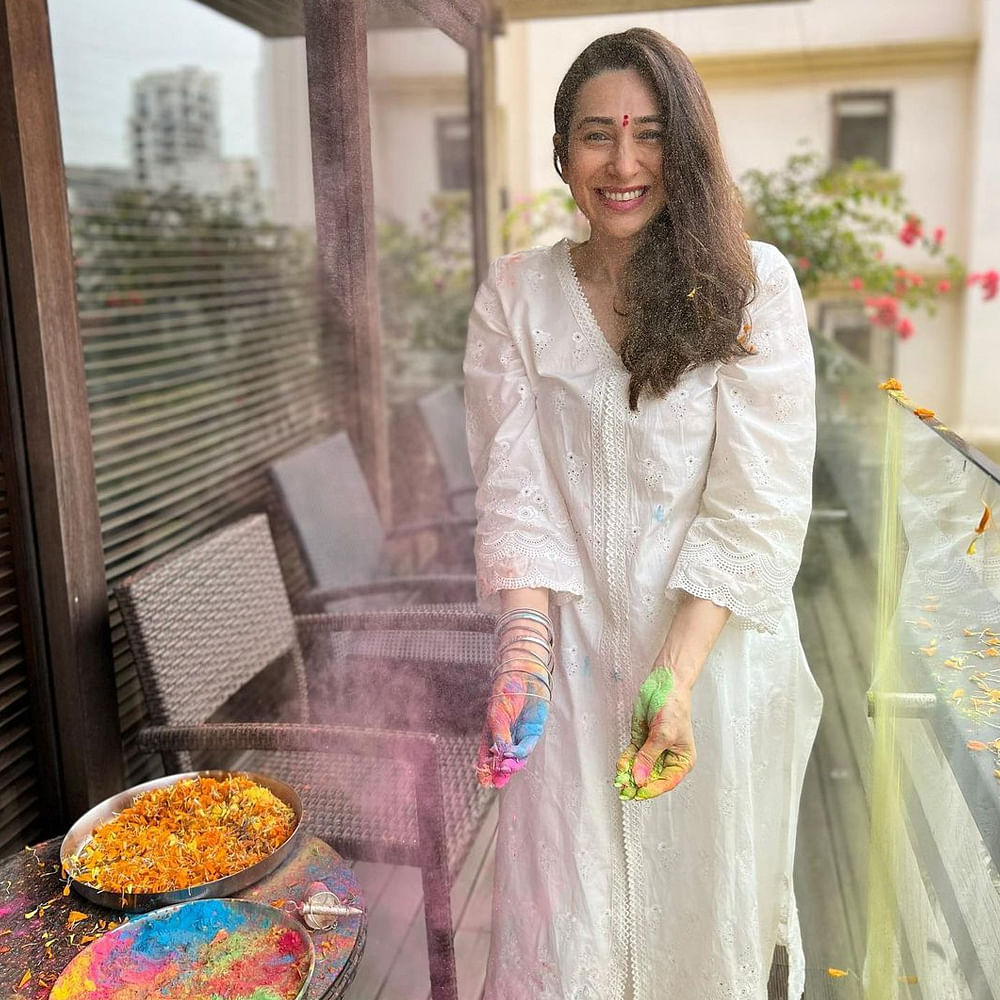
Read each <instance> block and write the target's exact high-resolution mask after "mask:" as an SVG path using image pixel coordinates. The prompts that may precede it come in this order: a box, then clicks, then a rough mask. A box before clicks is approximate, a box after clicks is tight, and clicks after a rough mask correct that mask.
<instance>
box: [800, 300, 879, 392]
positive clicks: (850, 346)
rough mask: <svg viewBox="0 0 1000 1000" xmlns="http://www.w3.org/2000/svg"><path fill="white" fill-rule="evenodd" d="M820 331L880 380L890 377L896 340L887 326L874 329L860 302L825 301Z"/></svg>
mask: <svg viewBox="0 0 1000 1000" xmlns="http://www.w3.org/2000/svg"><path fill="white" fill-rule="evenodd" d="M816 329H817V331H818V332H819V334H820V336H823V337H827V338H828V339H830V340H833V341H835V342H836V343H838V344H839V345H840V346H841V347H842V348H844V350H845V351H847V353H848V354H850V355H853V357H855V358H857V359H858V361H860V362H861V363H862V364H863V365H865V366H866V367H867V368H869V369H871V371H873V372H874V373H875V374H876V375H879V376H880V377H888V376H889V375H890V374H891V372H892V370H893V366H894V361H895V350H894V348H895V341H896V338H895V336H894V335H893V334H892V332H891V331H889V330H886V329H885V328H884V327H876V326H872V324H871V322H870V321H869V319H868V317H867V316H866V315H865V311H864V308H863V307H862V306H861V305H859V304H858V303H856V302H823V303H821V305H820V308H819V317H818V322H817V324H816Z"/></svg>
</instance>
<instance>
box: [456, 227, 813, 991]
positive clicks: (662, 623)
mask: <svg viewBox="0 0 1000 1000" xmlns="http://www.w3.org/2000/svg"><path fill="white" fill-rule="evenodd" d="M570 246H571V244H569V242H568V241H563V242H561V243H559V244H557V245H556V246H554V247H551V248H543V249H539V250H535V251H529V252H527V253H524V254H518V255H511V256H509V257H505V258H501V259H500V260H499V261H498V262H496V263H495V265H494V266H493V268H492V269H491V272H490V276H489V278H488V279H487V281H486V282H485V283H484V285H483V287H482V288H481V289H480V291H479V294H478V296H477V299H476V305H475V308H474V310H473V314H472V317H471V320H470V331H469V342H468V349H467V352H466V361H465V372H466V397H467V406H468V411H469V420H468V427H469V444H470V454H471V456H472V460H473V468H474V470H475V472H476V476H477V481H478V483H479V493H478V497H477V512H478V516H479V525H478V528H477V541H476V548H477V564H478V577H479V588H480V598H481V600H482V601H483V602H484V603H485V604H486V605H487V606H488V607H496V604H497V602H498V599H497V596H496V595H497V592H498V591H500V590H503V589H509V588H512V587H522V586H542V587H548V588H549V589H551V590H552V591H553V592H554V593H555V596H556V602H557V604H558V605H559V606H558V609H557V630H558V637H557V660H558V667H557V675H556V676H557V678H558V685H557V687H556V689H555V691H554V698H553V703H552V709H551V715H550V720H549V725H548V726H547V728H546V732H545V736H544V737H543V739H542V741H541V742H540V744H539V745H538V747H537V748H536V750H535V751H534V752H533V754H532V756H531V759H530V760H529V762H528V766H527V767H526V768H525V770H524V771H523V772H521V773H520V774H519V775H518V777H517V779H516V780H515V781H512V782H511V783H510V785H509V786H507V788H505V789H504V791H503V792H502V793H501V810H500V811H501V815H500V835H499V839H498V845H497V873H496V881H495V895H494V918H493V938H492V950H491V957H490V965H489V972H488V981H487V989H486V997H487V1000H500V998H503V1000H529V998H530V1000H557V998H558V1000H566V998H589V997H593V998H600V1000H622V998H623V997H624V995H625V991H626V988H627V985H628V984H629V983H631V987H632V994H633V996H634V998H635V1000H654V998H659V997H660V996H663V995H671V996H680V997H698V998H699V1000H764V998H765V997H766V983H767V977H768V972H769V968H770V959H771V953H772V951H773V948H774V945H775V943H777V942H780V943H783V944H786V946H788V947H789V949H790V958H791V966H792V974H791V977H790V988H791V991H790V993H789V996H791V997H799V996H800V995H801V992H802V982H801V980H802V975H801V968H802V960H801V944H800V942H799V940H798V934H797V922H796V920H795V906H794V897H793V894H792V889H791V867H792V851H793V848H794V830H795V815H794V813H795V804H796V803H797V801H798V794H799V789H800V787H801V782H802V777H803V774H804V770H805V763H806V759H807V757H808V753H809V749H810V746H811V743H812V739H813V736H814V734H815V728H816V724H817V722H818V716H819V708H820V698H819V693H818V690H817V688H816V686H815V684H814V683H813V681H812V679H811V677H810V675H809V672H808V668H807V666H806V663H805V659H804V657H803V655H802V652H801V647H800V646H799V644H798V641H797V640H798V636H797V626H796V622H795V615H794V609H793V606H792V603H791V584H792V581H793V580H794V576H795V572H796V570H797V567H798V562H799V558H800V554H801V544H802V537H803V535H804V531H805V526H806V522H807V519H808V513H809V483H810V470H811V462H812V447H813V443H812V436H811V435H812V420H813V413H812V392H813V387H812V367H811V354H810V351H809V341H808V335H807V332H806V326H805V319H804V314H803V312H802V307H801V299H800V297H799V295H798V290H797V288H796V287H795V284H794V278H793V277H792V275H791V269H790V268H789V266H788V264H787V262H786V261H785V260H784V258H783V257H781V255H780V254H779V253H778V252H777V251H776V250H775V249H774V248H773V247H768V246H766V245H762V244H755V245H754V247H753V249H754V258H755V262H756V265H757V269H758V275H759V278H760V291H759V293H758V296H757V299H756V301H755V302H754V303H752V304H751V306H750V308H749V310H748V312H749V316H748V321H749V323H750V324H751V328H752V331H753V332H752V342H753V347H754V352H753V353H752V354H750V355H747V356H744V357H741V358H739V359H737V360H736V361H734V362H732V363H730V364H727V365H718V366H705V367H704V368H701V369H697V370H696V371H694V372H690V373H688V374H687V375H686V376H685V377H684V378H683V379H682V381H681V383H679V384H678V386H677V387H676V388H675V389H674V391H673V392H672V393H671V394H669V395H668V396H667V397H666V398H665V399H663V400H651V401H644V403H643V404H642V405H641V407H640V410H639V412H638V413H633V412H631V411H629V409H628V404H627V385H628V374H627V372H625V370H624V368H623V367H622V365H621V361H620V358H619V357H618V355H617V354H616V353H615V352H614V351H613V350H612V349H611V348H610V346H609V345H608V343H607V341H606V340H605V338H604V335H603V333H602V332H601V330H600V328H599V327H598V326H597V323H596V321H595V320H594V317H593V314H592V312H591V310H590V307H589V304H588V302H587V300H586V296H585V295H584V294H583V291H582V288H581V286H580V284H579V282H578V280H577V279H576V276H575V274H574V272H573V267H572V260H571V257H570V254H569V250H570ZM542 332H544V336H540V334H542ZM682 591H687V592H688V593H694V594H696V595H697V596H701V597H705V598H707V599H709V600H713V601H715V602H716V603H719V604H723V605H725V606H727V607H729V608H730V609H731V610H732V611H733V619H732V622H731V624H730V625H727V627H726V628H725V629H724V630H723V633H722V635H721V636H720V639H719V641H718V643H717V644H716V647H715V649H714V650H713V653H712V655H711V656H710V657H709V661H708V663H707V664H706V667H705V670H704V672H703V674H702V677H701V679H699V682H698V694H697V696H696V698H695V718H694V724H695V733H696V740H697V745H698V754H699V762H698V766H697V768H696V769H695V771H694V772H692V774H691V775H690V776H689V777H688V778H687V779H686V780H685V781H684V782H683V783H682V784H681V785H680V786H679V787H678V788H677V789H676V790H675V791H674V792H672V793H671V794H670V795H668V796H665V797H663V798H661V799H658V800H655V801H654V802H650V803H642V804H635V803H633V804H629V805H628V806H626V807H623V806H622V804H621V803H619V801H618V800H617V798H616V797H615V795H614V791H613V788H612V786H611V778H612V772H613V764H614V760H615V758H616V756H617V754H618V752H619V750H620V749H621V747H622V746H623V745H624V743H625V742H627V733H628V724H629V707H630V705H631V701H632V698H633V697H634V695H635V692H636V690H637V688H638V686H639V684H640V683H641V682H642V680H643V679H644V677H645V676H646V674H647V673H648V671H649V669H650V667H651V666H652V663H653V657H654V656H655V655H656V652H657V650H658V648H659V645H660V644H661V643H662V639H663V636H664V635H665V633H666V630H667V627H668V626H669V622H670V618H671V616H672V614H673V612H674V609H675V608H676V605H677V600H678V598H679V596H680V594H681V592H682ZM560 667H561V668H562V669H559V668H560ZM775 761H781V762H782V765H783V766H780V767H779V766H775V765H774V762H775ZM751 789H752V792H751ZM671 942H683V944H682V945H681V946H679V947H673V946H671Z"/></svg>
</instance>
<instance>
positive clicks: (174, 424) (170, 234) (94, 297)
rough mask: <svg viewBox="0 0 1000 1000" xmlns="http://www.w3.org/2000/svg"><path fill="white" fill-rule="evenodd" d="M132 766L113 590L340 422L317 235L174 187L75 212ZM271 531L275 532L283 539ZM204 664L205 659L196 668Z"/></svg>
mask: <svg viewBox="0 0 1000 1000" xmlns="http://www.w3.org/2000/svg"><path fill="white" fill-rule="evenodd" d="M72 231H73V249H74V255H75V258H76V265H77V288H78V306H79V316H80V328H81V334H82V338H83V347H84V362H85V367H86V374H87V389H88V396H89V400H90V410H91V426H92V431H93V442H94V454H95V462H96V474H97V490H98V500H99V504H100V512H101V528H102V541H103V547H104V556H105V566H106V573H107V580H108V587H109V600H110V602H111V612H110V613H111V630H112V643H113V653H114V662H115V671H116V680H117V688H118V700H119V711H120V717H121V726H122V732H123V739H124V749H125V756H126V767H127V773H128V776H129V779H130V780H131V781H141V780H145V779H146V778H147V777H150V776H152V775H154V774H155V773H157V769H158V767H159V761H158V759H155V758H150V757H148V756H146V755H142V754H139V753H138V752H137V751H136V748H135V735H136V731H137V730H138V728H139V727H140V726H141V725H142V723H143V720H144V716H145V708H144V702H143V697H142V692H141V689H140V685H139V681H138V676H137V674H136V671H135V668H134V664H133V662H132V658H131V655H130V653H129V650H128V642H127V639H126V636H125V631H124V626H123V625H122V623H121V619H120V615H119V613H118V610H117V608H116V607H115V605H114V601H113V598H112V597H111V589H112V588H113V587H114V585H115V584H116V583H117V582H118V581H119V580H120V579H122V578H123V577H124V576H126V575H128V574H129V573H131V572H134V571H135V570H137V569H139V568H140V567H142V566H145V565H146V564H147V563H150V562H152V561H153V560H156V559H159V558H161V557H163V556H164V555H166V554H167V553H169V552H171V551H173V550H174V549H176V548H178V547H180V546H182V545H184V544H186V543H187V542H190V541H192V540H194V539H196V538H198V537H200V536H202V535H204V534H206V533H208V532H210V531H212V530H213V529H214V528H216V527H219V526H221V525H222V524H225V523H227V522H229V521H231V520H233V519H235V518H237V517H239V516H240V515H242V514H243V513H246V512H249V511H251V510H262V509H264V508H265V507H266V505H267V501H268V496H269V494H268V487H267V479H266V471H267V467H268V465H269V464H270V463H271V462H272V461H274V460H275V459H276V458H278V457H279V456H281V455H283V454H285V453H286V452H288V451H292V450H294V449H295V448H297V447H300V446H301V445H303V444H306V443H308V442H309V441H312V440H315V439H316V438H318V437H321V436H323V435H325V434H328V433H330V432H331V431H332V430H334V429H336V428H337V427H339V426H342V425H343V423H344V412H345V407H346V405H347V385H346V375H347V371H346V362H345V357H344V355H343V352H344V347H343V346H342V345H338V344H336V343H334V342H333V338H332V337H331V335H330V333H329V332H328V331H327V330H325V329H324V324H323V323H322V322H321V309H320V302H319V293H318V286H317V277H316V263H315V245H314V237H313V236H312V235H311V234H310V233H307V232H302V231H298V230H293V229H290V228H287V227H278V226H275V225H272V224H269V223H267V222H264V221H260V220H253V219H252V218H251V219H250V220H249V221H248V220H247V219H246V218H241V217H240V215H239V214H238V213H237V212H234V211H230V210H226V209H225V208H224V206H222V205H220V204H219V203H218V202H212V201H209V200H206V199H198V198H196V197H194V196H192V195H187V194H184V193H182V192H180V191H173V192H169V193H161V194H153V193H149V192H145V193H139V192H126V193H124V194H123V195H122V196H120V197H119V199H118V200H117V202H116V203H115V204H114V206H113V207H112V208H111V209H108V210H103V211H94V210H91V211H88V212H77V213H75V214H74V216H73V218H72ZM279 541H280V539H279ZM207 667H208V665H206V668H207Z"/></svg>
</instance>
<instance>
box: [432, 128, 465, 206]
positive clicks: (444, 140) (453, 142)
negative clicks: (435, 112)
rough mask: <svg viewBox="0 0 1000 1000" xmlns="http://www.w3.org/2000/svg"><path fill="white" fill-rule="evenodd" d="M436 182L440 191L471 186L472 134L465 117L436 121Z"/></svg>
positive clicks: (456, 189) (460, 189)
mask: <svg viewBox="0 0 1000 1000" xmlns="http://www.w3.org/2000/svg"><path fill="white" fill-rule="evenodd" d="M436 125H437V158H438V180H439V183H440V186H441V190H442V191H468V190H469V188H470V187H471V186H472V176H471V170H472V146H471V142H472V133H471V130H470V128H469V119H468V117H467V116H465V115H461V116H453V117H448V118H438V119H437V123H436Z"/></svg>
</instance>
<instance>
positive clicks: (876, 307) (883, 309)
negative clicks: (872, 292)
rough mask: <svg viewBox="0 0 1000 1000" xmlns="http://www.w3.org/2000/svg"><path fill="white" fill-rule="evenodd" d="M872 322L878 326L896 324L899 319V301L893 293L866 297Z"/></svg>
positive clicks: (866, 304)
mask: <svg viewBox="0 0 1000 1000" xmlns="http://www.w3.org/2000/svg"><path fill="white" fill-rule="evenodd" d="M865 306H866V307H867V309H868V310H869V313H870V315H871V319H872V322H873V323H874V324H875V325H876V326H890V327H892V326H895V325H896V323H897V322H898V320H899V303H898V302H897V301H896V299H894V298H893V297H892V296H891V295H876V296H873V297H872V298H870V299H865Z"/></svg>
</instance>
